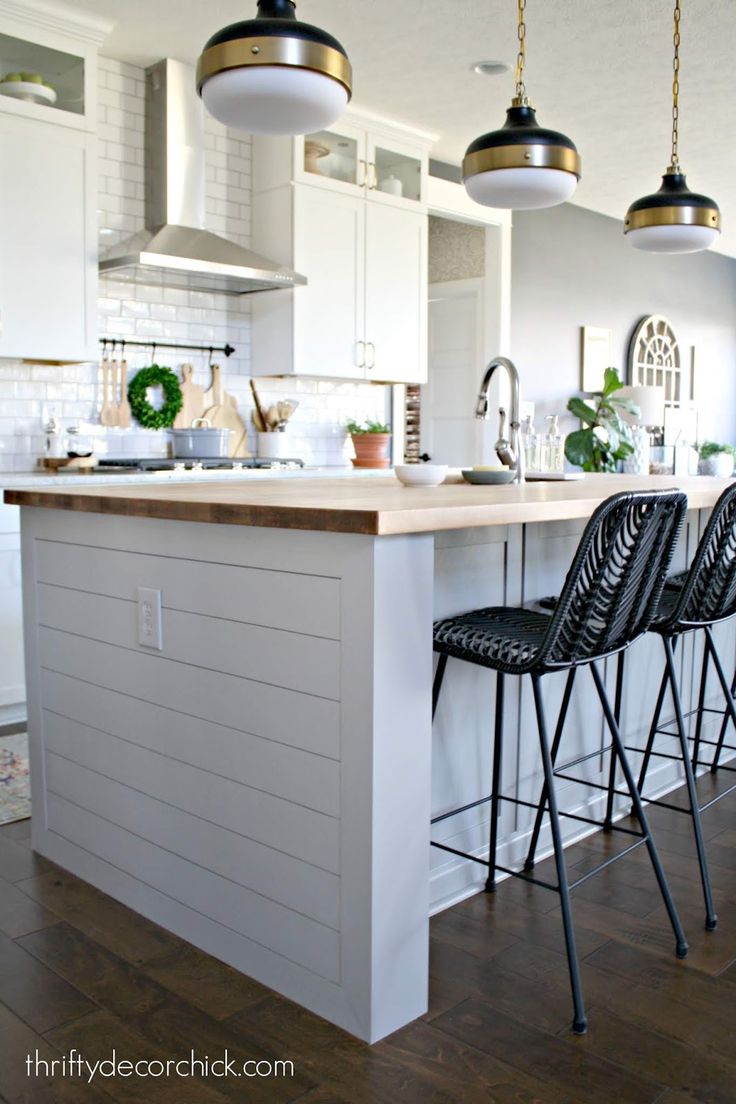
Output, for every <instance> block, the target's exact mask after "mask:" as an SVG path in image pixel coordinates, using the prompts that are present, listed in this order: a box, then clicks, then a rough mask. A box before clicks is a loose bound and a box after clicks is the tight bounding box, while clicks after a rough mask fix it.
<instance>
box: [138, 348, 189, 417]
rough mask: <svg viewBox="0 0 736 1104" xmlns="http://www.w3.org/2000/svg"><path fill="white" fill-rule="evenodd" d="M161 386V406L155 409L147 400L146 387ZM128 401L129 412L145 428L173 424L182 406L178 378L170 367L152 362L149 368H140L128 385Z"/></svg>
mask: <svg viewBox="0 0 736 1104" xmlns="http://www.w3.org/2000/svg"><path fill="white" fill-rule="evenodd" d="M149 387H162V388H163V392H164V403H163V406H161V407H160V409H159V410H157V409H156V408H155V407H154V406H151V404H150V402H149V401H148V388H149ZM128 402H129V403H130V409H131V413H132V414H133V417H134V418H135V420H136V421H137V422H138V424H139V425H142V426H145V428H146V429H164V428H166V427H167V426H171V425H173V424H174V419H175V418H176V415H177V414H178V413H179V411H180V410H181V408H182V405H183V402H184V400H183V398H182V394H181V387H180V386H179V380H178V379H177V378H176V376H175V375H174V373H173V372H172V371H171V369H170V368H161V367H160V366H159V365H158V364H152V365H151V366H150V368H141V370H140V372H137V373H136V374H135V376H133V379H132V380H131V381H130V383H129V385H128Z"/></svg>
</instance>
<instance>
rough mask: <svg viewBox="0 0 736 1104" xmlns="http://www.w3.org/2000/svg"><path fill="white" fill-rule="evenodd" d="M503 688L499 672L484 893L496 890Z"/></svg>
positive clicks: (497, 677)
mask: <svg viewBox="0 0 736 1104" xmlns="http://www.w3.org/2000/svg"><path fill="white" fill-rule="evenodd" d="M503 687H504V679H503V674H502V673H501V671H498V672H497V673H496V721H495V727H494V733H493V778H492V781H491V838H490V843H489V847H488V877H487V878H486V891H487V892H488V893H493V891H494V890H495V888H496V849H497V846H498V814H499V811H500V810H499V807H500V804H501V801H500V794H501V766H502V763H503Z"/></svg>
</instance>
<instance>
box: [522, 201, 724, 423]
mask: <svg viewBox="0 0 736 1104" xmlns="http://www.w3.org/2000/svg"><path fill="white" fill-rule="evenodd" d="M513 219H514V228H513V238H512V240H513V247H512V254H513V262H512V294H511V347H512V355H513V357H514V359H515V361H516V363H517V365H518V367H519V370H520V372H521V379H522V387H523V393H524V397H525V398H527V399H530V400H532V401H534V402H536V403H537V417H536V422H537V427H538V428H539V426H540V425H542V424H543V417H544V415H545V414H548V413H561V412H562V411H563V410H564V408H565V404H566V402H567V399H568V398H569V396H570V395H572V394H575V393H577V392H578V391H579V389H580V328H581V326H584V325H585V326H601V327H604V328H606V329H611V330H613V342H614V344H613V349H614V365H615V366H616V367H618V369H619V374H620V375H621V376H622V377H623V378H625V368H626V357H627V352H628V344H629V340H630V338H631V335H632V332H633V330H634V328H635V326H636V324H637V322H638V321H639V320H640V319H641V318H642V317H644V316H645V315H648V314H663V315H665V317H667V318H668V319H669V321H670V322H671V324H672V326H673V328H674V330H675V333H676V334H677V337H678V340H679V342H680V346H681V349H682V353H683V358H682V363H683V367H685V366H688V365H689V364H690V348H691V346H695V350H696V354H695V385H696V395H695V398H696V402H697V405H698V409H699V411H700V415H701V418H700V422H701V431H700V436H701V439H703V438H704V437H713V436H715V437H716V439H719V440H726V441H731V442H734V443H736V260H733V259H732V258H729V257H724V256H721V255H719V254H717V253H695V254H689V255H684V256H682V255H681V256H670V257H666V256H657V255H654V254H648V253H641V252H639V251H638V250H636V249H632V247H631V246H630V245H629V244H628V243H627V242H626V241H625V240H624V237H623V234H622V228H621V223H620V222H619V221H618V220H617V219H611V218H607V217H605V216H604V215H598V214H594V213H593V212H592V211H586V210H584V209H583V208H581V207H574V206H571V205H570V204H565V205H563V206H562V207H553V208H551V209H549V210H546V211H517V212H514V216H513ZM570 427H571V424H570V423H569V422H568V424H567V427H566V428H568V429H569V428H570Z"/></svg>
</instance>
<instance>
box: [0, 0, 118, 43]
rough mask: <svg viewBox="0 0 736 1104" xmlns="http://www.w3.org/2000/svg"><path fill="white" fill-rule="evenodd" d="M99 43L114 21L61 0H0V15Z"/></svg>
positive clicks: (105, 36) (53, 31) (56, 32)
mask: <svg viewBox="0 0 736 1104" xmlns="http://www.w3.org/2000/svg"><path fill="white" fill-rule="evenodd" d="M3 16H4V17H5V18H7V19H12V20H14V21H15V22H17V23H23V24H25V25H26V26H28V27H37V28H39V29H40V30H44V31H50V32H52V33H55V34H65V35H68V36H69V37H70V38H76V39H79V40H81V41H83V42H89V43H90V44H91V45H93V46H101V45H102V43H103V42H104V41H105V39H106V38H107V36H108V35H109V34H110V31H111V30H112V29H113V27H114V26H115V24H114V23H113V22H112V21H111V20H109V19H101V18H100V17H99V16H97V15H93V14H92V13H91V12H86V11H81V10H80V9H79V8H75V7H73V6H72V5H71V4H65V3H63V2H62V0H0V18H2V17H3Z"/></svg>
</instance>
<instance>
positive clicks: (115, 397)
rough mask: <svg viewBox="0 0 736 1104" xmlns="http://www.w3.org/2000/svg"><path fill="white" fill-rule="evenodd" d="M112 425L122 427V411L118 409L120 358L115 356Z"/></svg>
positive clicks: (111, 401) (111, 381) (111, 400)
mask: <svg viewBox="0 0 736 1104" xmlns="http://www.w3.org/2000/svg"><path fill="white" fill-rule="evenodd" d="M110 392H111V395H110V425H111V426H116V425H120V409H119V407H118V358H117V357H116V356H115V355H113V358H112V360H111V361H110Z"/></svg>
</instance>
